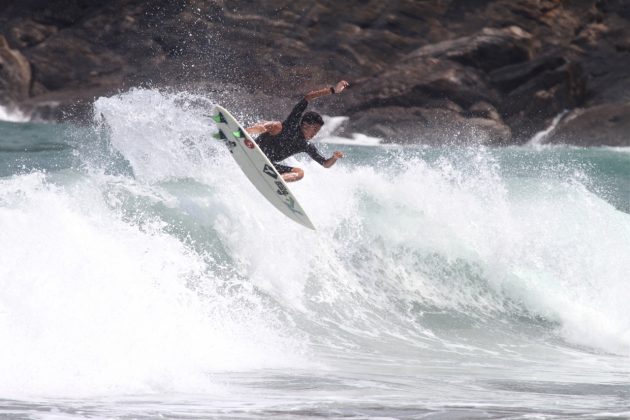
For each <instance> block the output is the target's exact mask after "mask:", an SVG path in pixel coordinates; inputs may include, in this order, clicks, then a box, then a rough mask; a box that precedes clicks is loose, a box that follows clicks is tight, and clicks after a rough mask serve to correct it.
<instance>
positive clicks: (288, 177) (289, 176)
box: [281, 168, 304, 182]
mask: <svg viewBox="0 0 630 420" xmlns="http://www.w3.org/2000/svg"><path fill="white" fill-rule="evenodd" d="M281 176H282V179H284V182H295V181H299V180H300V179H302V178H304V171H303V170H302V169H300V168H293V169H291V172H286V173H284V174H282V175H281Z"/></svg>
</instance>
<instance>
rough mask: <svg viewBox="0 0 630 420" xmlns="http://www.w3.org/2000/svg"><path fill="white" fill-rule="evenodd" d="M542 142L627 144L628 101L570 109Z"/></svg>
mask: <svg viewBox="0 0 630 420" xmlns="http://www.w3.org/2000/svg"><path fill="white" fill-rule="evenodd" d="M546 142H548V143H556V144H557V143H564V144H574V145H579V146H624V147H627V146H630V104H628V103H625V104H623V103H621V104H603V105H596V106H593V107H590V108H585V109H577V110H574V111H572V112H570V113H569V114H567V116H565V117H564V118H563V120H562V121H561V122H560V123H559V125H558V127H557V128H556V129H555V130H554V131H553V132H552V133H550V134H549V136H548V137H547V139H546Z"/></svg>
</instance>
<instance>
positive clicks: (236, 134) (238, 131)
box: [232, 128, 245, 139]
mask: <svg viewBox="0 0 630 420" xmlns="http://www.w3.org/2000/svg"><path fill="white" fill-rule="evenodd" d="M232 135H233V136H234V137H236V138H237V139H240V138H241V137H245V136H244V135H243V131H242V130H241V129H240V128H239V129H238V130H236V131H232Z"/></svg>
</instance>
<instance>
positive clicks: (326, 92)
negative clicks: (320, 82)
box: [304, 80, 350, 101]
mask: <svg viewBox="0 0 630 420" xmlns="http://www.w3.org/2000/svg"><path fill="white" fill-rule="evenodd" d="M348 86H350V84H349V83H348V82H346V81H345V80H342V81H341V82H339V83H337V85H335V87H332V86H331V87H327V88H322V89H318V90H314V91H312V92H309V93H307V94H306V96H304V99H306V100H307V101H312V100H313V99H315V98H319V97H320V96H326V95H332V94H334V93H341V92H342V91H343V90H344V89H345V88H347V87H348Z"/></svg>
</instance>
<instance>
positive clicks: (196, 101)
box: [0, 90, 630, 396]
mask: <svg viewBox="0 0 630 420" xmlns="http://www.w3.org/2000/svg"><path fill="white" fill-rule="evenodd" d="M211 104H212V103H211V101H210V100H207V99H205V98H202V97H199V96H195V95H188V94H185V93H179V94H166V93H161V92H157V91H149V90H134V91H131V92H128V93H126V94H123V95H119V96H116V97H113V98H101V99H99V100H98V101H97V102H96V106H95V114H96V116H97V120H98V123H99V124H101V123H103V121H102V119H104V121H105V125H106V126H107V127H108V128H107V130H108V138H109V142H110V143H111V146H112V148H113V149H115V150H116V151H117V152H118V153H120V154H121V155H122V156H123V158H124V159H125V160H126V161H127V162H128V163H129V165H130V167H131V168H132V170H133V172H134V176H135V177H134V178H131V177H128V176H124V175H119V176H116V175H107V176H106V175H103V174H101V171H99V170H98V168H91V169H93V170H91V171H87V173H86V174H83V175H77V177H76V179H74V180H72V181H71V182H70V181H68V180H67V179H65V180H55V179H54V177H53V176H52V175H42V174H38V173H33V174H28V175H16V176H14V177H12V178H5V179H3V180H1V181H0V247H1V248H0V342H1V343H10V345H8V346H7V345H3V346H0V377H2V378H3V381H0V394H2V395H3V396H11V395H22V394H31V395H32V394H36V395H74V394H81V393H103V394H120V393H144V392H160V391H164V390H166V391H180V392H206V391H212V392H219V393H220V392H224V388H223V386H222V385H220V384H217V383H216V382H215V381H213V378H212V375H211V374H212V373H213V372H217V371H230V370H252V369H259V368H265V367H271V368H274V367H280V368H283V369H285V370H290V369H292V368H296V367H298V368H303V367H305V366H307V365H309V363H316V362H319V359H318V354H319V353H318V352H319V351H321V352H322V353H325V354H330V353H333V354H337V355H339V357H338V360H339V361H340V362H339V363H342V362H343V360H346V359H347V358H348V357H350V358H356V357H358V356H359V355H361V354H366V355H372V354H381V355H384V356H382V357H385V358H392V359H395V358H396V357H400V358H402V356H401V355H404V354H405V353H404V351H403V349H407V350H406V351H408V353H407V354H408V355H409V357H410V359H409V363H411V361H412V360H415V358H418V357H421V356H422V355H424V354H431V351H435V352H436V353H433V354H441V355H442V356H440V357H444V356H443V354H442V353H444V352H446V353H447V354H450V353H453V354H474V353H478V354H480V355H482V356H481V357H483V358H484V360H485V359H486V358H491V357H505V358H515V360H519V361H521V360H528V358H531V357H534V356H531V355H527V354H524V355H523V354H517V351H516V350H511V352H509V353H507V352H505V350H504V349H505V348H506V346H505V345H502V343H498V344H497V343H495V342H494V341H495V340H492V339H483V337H481V336H482V335H483V334H489V335H491V334H493V333H495V332H494V331H491V330H488V331H486V330H484V331H480V330H481V329H480V328H468V329H466V326H469V325H473V324H474V323H475V322H488V323H491V322H495V324H494V325H497V326H498V328H504V329H505V331H503V334H505V335H508V336H509V340H508V342H509V344H514V343H515V342H518V341H519V340H523V341H526V342H528V344H529V342H530V341H536V340H537V341H539V343H540V345H542V346H545V350H546V351H548V352H550V351H552V349H555V348H556V346H557V340H556V341H554V342H553V343H548V342H546V341H545V340H546V337H544V336H543V334H538V335H536V336H531V335H530V336H525V338H523V337H522V336H521V333H520V332H518V331H515V329H516V327H515V326H514V325H516V324H518V323H522V322H524V321H523V320H524V319H525V320H529V322H530V323H531V325H533V326H532V328H534V329H535V328H539V326H538V322H539V320H541V319H542V320H543V321H544V323H545V325H551V327H549V328H555V331H556V333H557V336H554V337H557V338H560V339H562V340H566V341H567V342H569V343H570V344H579V345H584V346H587V347H589V348H596V349H603V350H605V351H609V352H616V353H620V354H624V355H628V354H629V353H630V351H629V348H630V337H629V336H628V331H630V315H628V312H627V310H626V307H627V303H626V302H625V297H626V296H627V293H626V291H627V273H628V272H630V262H629V261H628V259H626V258H622V256H625V255H630V216H629V215H628V214H626V213H623V212H620V211H618V210H617V209H615V208H614V207H612V206H611V205H609V204H608V203H606V202H605V201H604V200H602V199H601V198H599V197H598V196H596V195H595V194H593V193H592V192H590V191H589V190H587V189H586V188H585V187H584V186H583V183H582V181H583V179H584V178H583V175H581V174H579V173H576V174H569V175H566V176H565V175H562V176H557V177H553V176H550V177H549V178H546V179H536V180H531V179H521V178H506V177H505V176H503V175H502V174H501V171H500V167H499V165H498V163H497V162H496V161H495V160H494V159H493V157H492V153H491V152H490V151H488V150H486V149H483V148H477V149H464V150H461V149H460V150H457V151H452V152H445V153H444V154H443V156H442V157H441V158H439V159H437V160H435V161H433V162H429V161H428V160H425V159H423V158H422V157H420V158H419V157H418V156H414V155H413V154H405V153H404V151H401V152H400V153H398V154H396V155H395V156H394V157H391V156H390V158H389V160H384V161H380V162H375V161H360V160H354V161H353V159H356V158H355V157H353V156H348V157H347V158H346V159H344V160H343V161H341V162H340V163H339V164H338V165H336V166H334V167H333V168H331V169H324V168H322V167H321V166H320V165H317V164H316V163H313V162H311V161H308V160H299V164H300V165H301V166H302V167H303V168H305V171H306V176H305V178H304V180H303V181H300V182H299V183H297V184H292V185H291V188H292V190H293V191H294V192H295V194H296V195H297V197H298V199H299V200H300V202H301V203H302V205H303V206H304V208H305V209H307V211H308V212H309V216H311V218H312V220H313V221H314V223H315V225H316V226H317V228H318V230H317V232H311V231H305V230H304V229H303V228H301V227H300V226H298V225H296V224H293V223H292V222H291V221H290V220H287V219H286V218H284V217H283V216H282V215H281V214H279V213H278V212H277V211H276V210H275V209H274V208H273V207H271V206H270V205H269V204H268V203H266V202H265V201H264V200H262V199H261V197H260V196H259V194H258V193H257V192H256V190H255V189H254V188H253V187H252V186H251V184H250V183H249V182H248V181H247V179H246V178H245V177H244V176H242V174H241V173H240V171H239V169H238V168H237V167H236V165H235V164H234V162H233V160H232V158H231V156H230V155H229V153H227V152H226V151H225V150H224V148H223V147H222V146H221V144H220V143H218V142H216V140H213V139H212V138H211V136H210V135H209V134H210V133H211V132H212V131H213V130H214V128H213V126H212V125H211V124H210V122H209V121H210V120H209V118H208V117H207V116H205V113H206V112H207V111H208V110H209V109H211ZM90 162H92V161H90ZM92 164H93V163H90V165H92ZM96 164H98V162H97V163H96ZM453 330H456V331H457V333H456V334H451V332H452V331H453ZM536 331H539V330H536ZM545 331H546V330H545ZM482 333H483V334H482ZM523 334H524V333H523ZM462 337H465V339H463V338H462ZM409 349H411V350H409ZM418 349H422V354H420V353H419V352H418ZM523 351H526V350H523ZM305 354H306V356H305ZM344 357H345V359H344ZM388 360H389V359H388ZM398 360H400V359H398ZM388 363H393V362H388ZM228 392H229V390H228Z"/></svg>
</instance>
